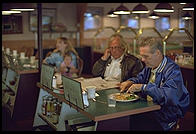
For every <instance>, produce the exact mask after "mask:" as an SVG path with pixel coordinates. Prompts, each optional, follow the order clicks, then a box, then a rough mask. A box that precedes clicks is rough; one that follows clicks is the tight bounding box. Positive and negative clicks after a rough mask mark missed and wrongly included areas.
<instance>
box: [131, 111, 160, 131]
mask: <svg viewBox="0 0 196 134" xmlns="http://www.w3.org/2000/svg"><path fill="white" fill-rule="evenodd" d="M130 129H131V130H133V131H163V128H162V127H161V126H160V124H159V123H158V122H157V121H156V120H155V118H154V117H153V113H151V112H146V113H143V114H136V115H131V116H130Z"/></svg>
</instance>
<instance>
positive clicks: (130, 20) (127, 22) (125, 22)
mask: <svg viewBox="0 0 196 134" xmlns="http://www.w3.org/2000/svg"><path fill="white" fill-rule="evenodd" d="M120 25H121V26H127V27H131V28H136V29H139V17H138V16H136V15H121V20H120Z"/></svg>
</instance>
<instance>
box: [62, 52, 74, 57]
mask: <svg viewBox="0 0 196 134" xmlns="http://www.w3.org/2000/svg"><path fill="white" fill-rule="evenodd" d="M66 56H68V57H71V59H72V56H71V53H70V52H67V53H65V54H64V55H63V58H65V57H66Z"/></svg>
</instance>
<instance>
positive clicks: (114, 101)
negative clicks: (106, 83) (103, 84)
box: [108, 95, 116, 107]
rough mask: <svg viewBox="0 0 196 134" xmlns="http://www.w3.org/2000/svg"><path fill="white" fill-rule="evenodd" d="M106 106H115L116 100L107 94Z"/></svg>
mask: <svg viewBox="0 0 196 134" xmlns="http://www.w3.org/2000/svg"><path fill="white" fill-rule="evenodd" d="M108 107H116V100H115V99H114V97H113V96H111V95H108Z"/></svg>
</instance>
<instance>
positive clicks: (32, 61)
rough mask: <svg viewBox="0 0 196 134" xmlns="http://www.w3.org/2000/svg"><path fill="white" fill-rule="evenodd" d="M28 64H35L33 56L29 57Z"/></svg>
mask: <svg viewBox="0 0 196 134" xmlns="http://www.w3.org/2000/svg"><path fill="white" fill-rule="evenodd" d="M30 63H31V64H34V63H35V56H31V57H30Z"/></svg>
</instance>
